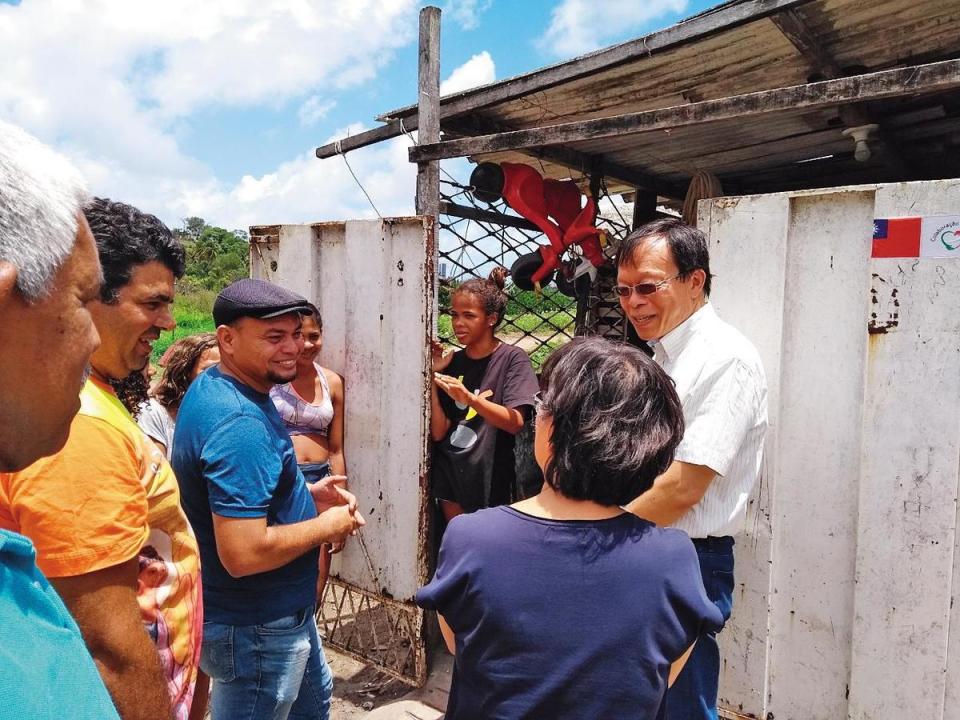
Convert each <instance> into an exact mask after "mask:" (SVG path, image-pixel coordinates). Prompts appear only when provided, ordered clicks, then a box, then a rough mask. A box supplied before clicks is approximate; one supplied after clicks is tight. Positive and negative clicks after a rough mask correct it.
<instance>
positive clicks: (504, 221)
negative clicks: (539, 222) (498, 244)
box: [440, 200, 543, 233]
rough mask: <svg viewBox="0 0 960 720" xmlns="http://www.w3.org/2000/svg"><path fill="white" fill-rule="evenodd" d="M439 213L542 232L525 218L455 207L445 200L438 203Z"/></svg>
mask: <svg viewBox="0 0 960 720" xmlns="http://www.w3.org/2000/svg"><path fill="white" fill-rule="evenodd" d="M440 213H441V214H443V215H450V216H452V217H458V218H464V219H465V220H476V221H477V222H485V223H491V224H493V225H503V226H505V227H513V228H518V229H520V230H532V231H533V232H538V233H542V232H543V230H541V229H540V228H539V227H537V226H536V225H534V224H533V223H532V222H530V221H529V220H527V219H526V218H521V217H514V216H513V215H504V214H503V213H501V212H495V211H493V210H481V209H480V208H475V207H469V206H467V205H457V204H456V203H452V202H447V201H446V200H441V201H440Z"/></svg>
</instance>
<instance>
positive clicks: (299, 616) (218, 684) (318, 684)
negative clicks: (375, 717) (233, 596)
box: [200, 606, 333, 720]
mask: <svg viewBox="0 0 960 720" xmlns="http://www.w3.org/2000/svg"><path fill="white" fill-rule="evenodd" d="M202 648H203V649H202V651H201V657H200V667H201V668H202V669H203V671H204V672H205V673H207V675H209V676H210V679H211V681H212V685H211V690H210V693H211V697H210V717H211V720H286V718H291V719H292V720H327V719H328V718H329V715H330V695H331V693H332V691H333V676H332V675H331V674H330V668H329V667H328V666H327V660H326V658H325V657H324V656H323V648H322V647H321V645H320V638H319V636H318V635H317V624H316V621H315V620H314V617H313V607H312V606H311V607H308V608H304V609H303V610H301V611H300V612H298V613H296V614H295V615H289V616H287V617H282V618H279V619H277V620H273V621H271V622H268V623H264V624H263V625H246V626H244V625H222V624H220V623H214V622H205V623H204V624H203V646H202Z"/></svg>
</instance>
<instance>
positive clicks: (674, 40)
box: [316, 0, 812, 159]
mask: <svg viewBox="0 0 960 720" xmlns="http://www.w3.org/2000/svg"><path fill="white" fill-rule="evenodd" d="M811 1H812V0H748V1H746V2H739V3H736V4H727V5H724V6H722V7H719V8H717V9H716V10H711V11H708V12H705V13H702V14H700V15H696V16H694V17H692V18H689V19H687V20H684V21H682V22H679V23H677V24H676V25H673V26H671V27H668V28H665V29H664V30H659V31H657V32H655V33H650V34H649V35H645V36H644V37H641V38H637V39H636V40H631V41H630V42H626V43H622V44H620V45H614V46H613V47H611V48H607V49H606V50H600V51H598V52H595V53H591V54H589V55H584V56H583V57H579V58H575V59H573V60H570V61H568V62H565V63H561V64H559V65H551V66H549V67H546V68H542V69H541V70H536V71H534V72H531V73H527V74H526V75H519V76H517V77H513V78H508V79H506V80H503V81H501V82H498V83H494V84H492V85H487V86H484V87H481V88H476V89H473V90H466V91H464V92H461V93H456V94H453V95H448V96H446V97H444V98H441V100H440V119H441V120H445V119H447V118H451V117H453V116H455V115H462V114H464V113H469V112H474V111H476V110H479V109H480V108H483V107H487V106H490V105H494V104H496V103H500V102H506V101H507V100H513V99H515V98H518V97H522V96H524V95H529V94H531V93H535V92H540V91H542V90H545V89H547V88H551V87H554V86H556V85H560V84H562V83H565V82H569V81H571V80H576V79H577V78H581V77H584V76H586V75H591V74H594V73H598V72H602V71H603V70H607V69H609V68H613V67H616V66H618V65H623V64H625V63H628V62H632V61H634V60H638V59H640V58H642V57H645V56H650V55H653V54H654V53H658V52H663V51H664V50H669V49H671V48H674V47H677V46H679V45H684V44H687V43H690V42H695V41H697V40H701V39H703V38H707V37H710V36H712V35H716V34H718V33H721V32H725V31H727V30H733V29H734V28H737V27H740V26H741V25H745V24H747V23H750V22H753V21H755V20H759V19H761V18H765V17H769V16H771V15H775V14H776V13H778V12H781V11H783V10H787V9H790V8H794V7H799V6H801V5H803V4H805V3H808V2H811ZM401 118H402V119H403V124H402V126H401V123H400V119H401ZM380 119H383V120H387V119H389V120H390V122H388V123H387V124H386V125H383V126H381V127H378V128H373V129H372V130H366V131H364V132H362V133H358V134H356V135H352V136H349V137H345V138H342V139H341V140H337V141H336V142H332V143H328V144H326V145H322V146H321V147H318V148H317V150H316V154H317V157H318V158H321V159H323V158H328V157H333V156H334V155H339V154H340V153H345V152H350V151H351V150H356V149H358V148H362V147H366V146H367V145H373V144H375V143H378V142H382V141H383V140H389V139H390V138H395V137H397V136H399V135H400V134H401V133H402V132H403V131H404V130H406V131H407V132H411V131H413V130H416V129H417V127H418V117H417V106H416V105H408V106H407V107H403V108H400V109H399V110H393V111H391V112H389V113H385V114H383V115H381V116H380Z"/></svg>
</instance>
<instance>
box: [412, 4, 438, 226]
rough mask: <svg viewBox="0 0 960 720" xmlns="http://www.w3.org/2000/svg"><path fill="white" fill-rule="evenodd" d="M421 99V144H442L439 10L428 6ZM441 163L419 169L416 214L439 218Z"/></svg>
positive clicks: (423, 27)
mask: <svg viewBox="0 0 960 720" xmlns="http://www.w3.org/2000/svg"><path fill="white" fill-rule="evenodd" d="M417 77H418V83H417V84H418V92H417V97H418V98H419V99H420V104H419V105H418V108H419V110H418V116H419V117H420V119H421V120H422V123H421V126H420V132H419V142H421V143H437V142H440V8H438V7H432V6H427V7H425V8H423V9H422V10H421V11H420V64H419V72H418V75H417ZM439 204H440V163H439V162H438V161H436V160H426V161H422V162H420V163H419V164H418V165H417V202H416V207H417V214H418V215H429V216H431V217H433V218H436V217H437V214H438V212H439V207H440V205H439Z"/></svg>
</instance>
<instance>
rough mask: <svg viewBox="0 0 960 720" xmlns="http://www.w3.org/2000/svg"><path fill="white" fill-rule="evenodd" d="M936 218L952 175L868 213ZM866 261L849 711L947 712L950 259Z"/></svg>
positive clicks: (954, 469) (956, 275) (952, 685)
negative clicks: (871, 323) (879, 328)
mask: <svg viewBox="0 0 960 720" xmlns="http://www.w3.org/2000/svg"><path fill="white" fill-rule="evenodd" d="M942 214H960V182H958V181H955V180H954V181H942V182H931V183H910V184H901V185H890V186H881V188H880V189H879V190H878V191H877V210H876V217H898V216H919V217H923V216H932V215H942ZM871 269H872V273H873V275H874V288H877V289H879V290H880V291H881V293H882V295H881V297H882V298H884V299H886V302H885V303H883V302H881V303H880V304H879V305H877V304H874V303H871V305H872V306H874V307H879V309H880V312H881V316H880V318H878V319H880V320H884V321H885V328H884V329H885V332H882V333H879V332H878V333H873V334H871V335H870V336H869V353H868V364H867V375H866V378H867V382H866V388H867V391H866V393H867V394H866V399H865V404H864V410H865V417H864V428H865V433H864V442H863V461H862V462H863V464H862V471H861V479H860V508H859V513H858V515H859V538H858V547H857V575H856V582H857V602H856V605H855V614H856V618H857V623H856V626H855V631H854V636H853V646H852V658H853V667H852V678H851V683H850V717H851V718H856V719H857V720H860V719H861V718H862V719H864V720H865V719H866V718H900V717H914V718H935V719H938V720H939V718H947V717H949V718H954V719H956V718H957V717H958V712H960V711H958V709H957V694H958V690H960V688H958V686H957V683H958V673H960V657H958V646H957V639H956V633H957V631H958V630H960V627H958V626H957V625H956V622H957V620H958V619H960V617H958V615H957V610H956V608H955V607H954V606H955V603H954V600H953V598H954V595H955V593H956V583H957V574H956V573H955V568H956V567H957V556H956V540H957V493H958V469H960V468H958V463H960V432H958V431H960V313H958V312H957V299H958V297H960V257H954V258H944V259H934V258H919V259H912V260H910V259H908V260H899V259H875V260H873V261H872V262H871ZM871 314H872V312H871ZM945 698H948V700H947V701H945Z"/></svg>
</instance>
